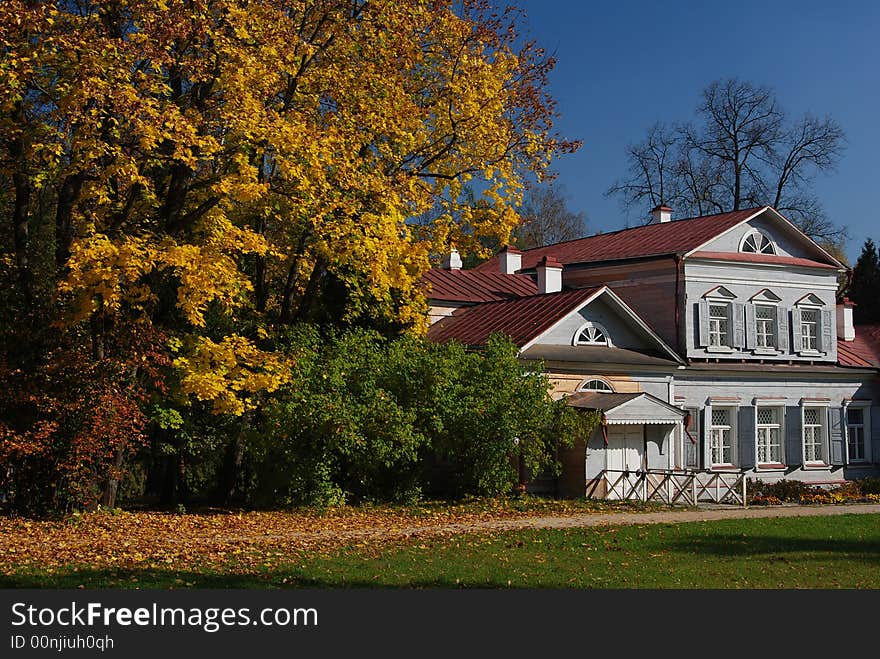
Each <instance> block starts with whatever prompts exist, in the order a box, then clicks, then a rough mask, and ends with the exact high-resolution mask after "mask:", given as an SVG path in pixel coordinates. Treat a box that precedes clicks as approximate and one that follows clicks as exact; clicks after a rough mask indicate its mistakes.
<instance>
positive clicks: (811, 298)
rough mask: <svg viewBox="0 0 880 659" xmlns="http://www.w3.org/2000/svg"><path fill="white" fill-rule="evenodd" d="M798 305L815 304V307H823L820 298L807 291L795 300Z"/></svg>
mask: <svg viewBox="0 0 880 659" xmlns="http://www.w3.org/2000/svg"><path fill="white" fill-rule="evenodd" d="M795 304H796V305H798V306H804V305H807V306H816V307H824V306H825V303H824V302H823V301H822V298H820V297H817V296H816V295H814V294H813V293H807V294H806V295H804V296H803V297H802V298H801V299H800V300H798V301H797V302H795Z"/></svg>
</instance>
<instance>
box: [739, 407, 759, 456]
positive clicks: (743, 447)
mask: <svg viewBox="0 0 880 659" xmlns="http://www.w3.org/2000/svg"><path fill="white" fill-rule="evenodd" d="M736 433H737V435H738V436H739V441H738V442H737V451H738V454H737V464H738V465H739V467H740V468H741V469H751V468H752V467H754V466H755V408H754V407H752V406H750V405H749V406H744V407H740V408H739V416H738V417H737V428H736Z"/></svg>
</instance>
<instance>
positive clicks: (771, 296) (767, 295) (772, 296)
mask: <svg viewBox="0 0 880 659" xmlns="http://www.w3.org/2000/svg"><path fill="white" fill-rule="evenodd" d="M749 302H753V303H754V302H767V303H770V304H778V303H779V302H782V298H781V297H779V296H778V295H776V293H774V292H773V291H771V290H770V289H769V288H765V289H764V290H763V291H758V292H757V293H755V294H754V295H753V296H752V297H750V298H749Z"/></svg>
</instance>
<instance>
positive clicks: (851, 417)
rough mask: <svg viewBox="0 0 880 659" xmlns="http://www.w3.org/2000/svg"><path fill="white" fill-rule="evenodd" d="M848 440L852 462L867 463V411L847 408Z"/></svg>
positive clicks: (848, 449) (849, 455) (860, 408)
mask: <svg viewBox="0 0 880 659" xmlns="http://www.w3.org/2000/svg"><path fill="white" fill-rule="evenodd" d="M846 438H847V451H848V457H849V461H850V462H866V461H867V460H868V454H867V452H866V447H865V409H864V408H862V407H848V408H846Z"/></svg>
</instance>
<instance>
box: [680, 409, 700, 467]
mask: <svg viewBox="0 0 880 659" xmlns="http://www.w3.org/2000/svg"><path fill="white" fill-rule="evenodd" d="M687 411H688V414H690V415H691V417H690V420H691V425H690V426H689V427H688V428H686V429H685V430H686V432H685V435H684V442H683V444H684V458H685V459H684V466H685V467H687V468H688V469H698V468H699V466H700V459H699V456H698V453H699V451H700V410H699V409H697V408H688V410H687Z"/></svg>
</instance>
